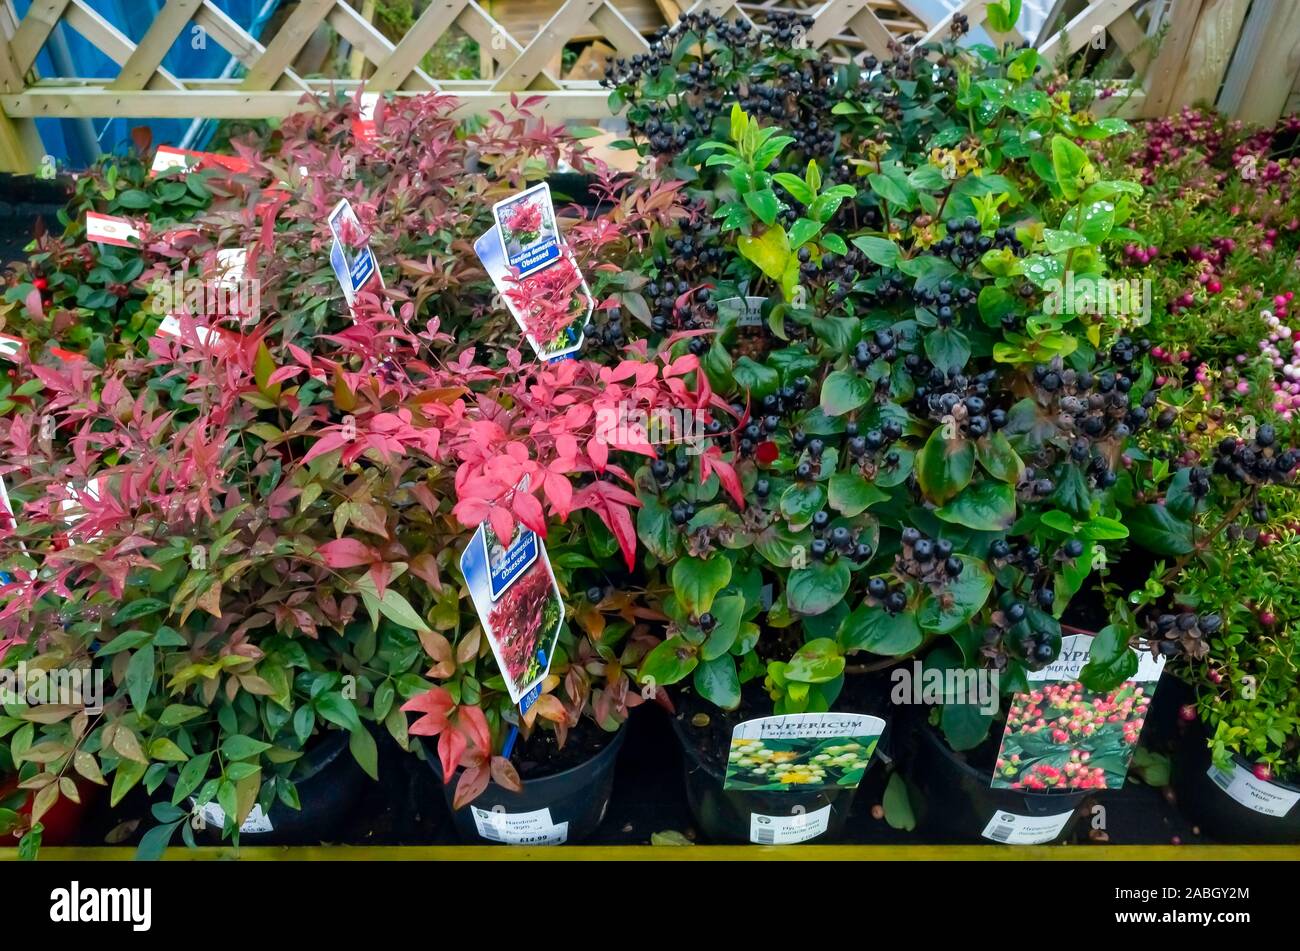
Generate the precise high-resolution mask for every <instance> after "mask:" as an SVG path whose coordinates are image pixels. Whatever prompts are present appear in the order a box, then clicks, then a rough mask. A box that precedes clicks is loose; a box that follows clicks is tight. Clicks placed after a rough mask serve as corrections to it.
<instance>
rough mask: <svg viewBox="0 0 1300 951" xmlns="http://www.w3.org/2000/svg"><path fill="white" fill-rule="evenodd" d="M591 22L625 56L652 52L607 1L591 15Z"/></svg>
mask: <svg viewBox="0 0 1300 951" xmlns="http://www.w3.org/2000/svg"><path fill="white" fill-rule="evenodd" d="M591 22H592V23H593V24H594V25H595V27H596V29H598V30H600V32H601V33H603V34H604V35H605V38H606V39H608V40H609V41H610V42H611V43H613V44H614V48H615V49H616V50H618V51H619V52H620V53H622V54H623V55H624V56H626V57H628V58H631V57H633V56H635V55H636V54H637V53H648V52H650V44H649V43H647V42H646V41H645V37H643V36H642V35H641V34H640V33H639V32H638V31H637V28H636V27H634V26H633V25H632V24H631V23H629V22H628V21H627V18H626V17H624V16H623V14H621V13H619V12H618V10H617V9H615V7H614V5H613V4H612V3H610V2H609V0H605V2H604V3H602V4H601V5H600V6H598V7H597V8H596V11H595V12H594V13H593V14H592V15H591Z"/></svg>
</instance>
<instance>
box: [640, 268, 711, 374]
mask: <svg viewBox="0 0 1300 951" xmlns="http://www.w3.org/2000/svg"><path fill="white" fill-rule="evenodd" d="M665 284H666V285H669V286H668V287H665V288H663V289H662V290H661V291H660V296H658V297H656V298H655V309H656V310H655V313H654V316H652V317H651V318H650V327H651V329H652V330H654V331H655V332H656V333H669V332H671V331H674V330H708V329H710V328H712V327H713V326H714V324H715V323H716V322H717V321H716V318H717V316H718V302H717V301H715V300H714V299H713V295H712V294H711V293H710V292H709V290H708V288H705V287H698V288H696V289H695V292H694V293H693V294H690V296H689V297H683V296H682V295H684V294H686V293H687V292H688V291H690V289H691V288H690V285H689V284H687V283H686V281H671V280H670V281H666V282H665ZM654 288H656V282H654V281H651V282H650V283H649V284H647V285H646V290H647V291H648V292H650V293H653V292H654V291H653V290H652V289H654ZM674 289H675V290H677V291H678V293H677V294H676V295H675V296H674V295H672V294H671V291H672V290H674ZM711 343H712V341H711V339H710V338H709V337H693V338H692V339H691V342H690V344H689V347H690V350H691V353H693V354H695V355H696V356H697V357H698V356H703V355H704V354H705V353H706V352H708V349H709V346H710V345H711Z"/></svg>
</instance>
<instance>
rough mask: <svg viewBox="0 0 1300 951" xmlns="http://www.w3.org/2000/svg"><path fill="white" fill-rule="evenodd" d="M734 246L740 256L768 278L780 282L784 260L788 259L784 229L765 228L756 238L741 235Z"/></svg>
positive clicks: (788, 251) (788, 244) (787, 243)
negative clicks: (738, 250)
mask: <svg viewBox="0 0 1300 951" xmlns="http://www.w3.org/2000/svg"><path fill="white" fill-rule="evenodd" d="M736 246H737V247H738V248H739V249H740V253H741V255H742V256H744V258H745V259H746V260H748V261H752V262H753V263H754V264H755V265H756V266H757V267H758V269H759V270H760V271H762V272H763V273H764V274H765V275H766V276H767V277H768V278H770V279H771V280H773V281H779V280H781V275H782V274H784V273H785V265H786V260H787V259H788V258H789V257H790V242H789V239H788V238H787V237H786V233H785V229H784V228H782V227H780V226H779V225H777V226H773V227H770V228H767V229H765V230H764V231H763V233H762V234H761V235H759V236H758V237H750V236H749V235H741V237H739V238H738V239H737V240H736Z"/></svg>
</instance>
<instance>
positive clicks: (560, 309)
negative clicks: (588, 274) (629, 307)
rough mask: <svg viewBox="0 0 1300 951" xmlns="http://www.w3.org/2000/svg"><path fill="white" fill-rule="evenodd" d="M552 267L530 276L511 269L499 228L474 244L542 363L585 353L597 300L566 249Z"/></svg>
mask: <svg viewBox="0 0 1300 951" xmlns="http://www.w3.org/2000/svg"><path fill="white" fill-rule="evenodd" d="M562 250H563V253H562V254H561V256H560V257H559V258H558V259H557V260H556V261H555V262H554V265H553V266H552V267H548V268H544V269H543V270H541V271H537V272H535V273H533V274H530V275H529V276H527V277H519V276H516V275H515V274H514V272H512V271H511V269H510V265H509V264H507V263H506V258H505V254H504V252H503V251H502V249H501V239H500V237H499V236H498V234H497V229H496V228H493V229H492V230H491V231H488V232H486V233H485V234H483V235H480V236H479V238H478V240H477V241H475V242H474V252H475V253H476V254H477V255H478V259H479V261H480V263H482V265H483V269H484V270H485V271H487V275H488V277H489V278H491V280H492V286H493V287H495V288H496V292H497V294H499V295H500V296H501V302H502V303H503V304H504V305H505V308H506V310H508V311H509V312H510V316H511V317H513V318H514V320H515V323H516V324H518V325H519V329H520V330H522V331H523V332H524V337H525V338H526V339H527V340H528V345H529V346H530V347H532V348H533V352H534V353H535V354H537V357H538V359H540V360H560V359H563V358H565V357H568V356H570V355H571V354H573V353H576V352H577V351H579V350H581V349H582V343H583V339H584V330H585V328H586V326H587V321H588V320H590V318H591V314H592V311H593V310H595V306H596V302H595V298H594V297H592V294H591V288H590V287H588V286H587V279H586V278H585V277H583V276H582V272H581V271H580V270H579V269H578V265H577V262H575V261H574V259H573V254H572V253H571V252H570V251H569V249H568V247H567V246H564V247H563V249H562Z"/></svg>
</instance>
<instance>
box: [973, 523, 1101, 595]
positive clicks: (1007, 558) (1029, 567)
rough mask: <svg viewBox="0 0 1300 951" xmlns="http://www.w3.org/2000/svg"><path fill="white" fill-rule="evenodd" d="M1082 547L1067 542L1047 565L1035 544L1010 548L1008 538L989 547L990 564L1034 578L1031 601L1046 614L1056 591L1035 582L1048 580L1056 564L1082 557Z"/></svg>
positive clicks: (1081, 543) (1057, 550) (1026, 543)
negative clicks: (1010, 568)
mask: <svg viewBox="0 0 1300 951" xmlns="http://www.w3.org/2000/svg"><path fill="white" fill-rule="evenodd" d="M1083 548H1084V546H1083V542H1082V541H1080V540H1079V539H1077V538H1069V539H1066V540H1065V541H1064V542H1062V543H1061V545H1060V546H1059V547H1058V548H1057V549H1056V551H1055V552H1054V553H1053V555H1052V557H1051V560H1050V562H1049V560H1048V559H1046V558H1044V556H1043V552H1042V550H1041V549H1040V548H1039V547H1038V546H1037V545H1034V544H1031V543H1029V542H1025V543H1023V544H1019V543H1018V544H1015V545H1013V544H1012V543H1011V542H1009V541H1008V540H1007V539H1005V538H999V539H996V540H995V541H993V542H992V543H991V544H990V545H989V561H990V562H991V563H992V564H993V567H994V568H997V569H999V570H1001V569H1002V568H1005V567H1006V566H1008V565H1010V566H1012V567H1014V568H1016V569H1018V570H1019V571H1020V572H1021V573H1023V574H1024V575H1025V577H1027V578H1032V579H1035V584H1034V588H1033V593H1032V594H1033V598H1034V600H1035V601H1036V602H1037V603H1038V606H1039V607H1040V608H1042V609H1043V610H1044V611H1047V610H1050V609H1051V607H1052V605H1053V603H1055V601H1056V592H1055V591H1053V590H1052V588H1051V587H1050V586H1048V585H1047V584H1038V583H1037V580H1038V579H1046V578H1050V577H1051V575H1052V573H1053V571H1054V570H1055V565H1056V564H1057V563H1061V562H1072V561H1074V560H1075V559H1076V558H1078V557H1079V556H1080V555H1082V554H1083Z"/></svg>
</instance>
